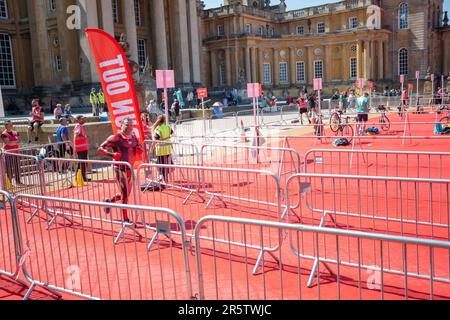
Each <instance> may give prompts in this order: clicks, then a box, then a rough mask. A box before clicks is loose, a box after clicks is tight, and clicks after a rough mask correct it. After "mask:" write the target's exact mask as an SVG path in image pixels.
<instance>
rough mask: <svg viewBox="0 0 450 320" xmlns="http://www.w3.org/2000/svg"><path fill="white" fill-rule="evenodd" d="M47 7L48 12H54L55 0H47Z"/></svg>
mask: <svg viewBox="0 0 450 320" xmlns="http://www.w3.org/2000/svg"><path fill="white" fill-rule="evenodd" d="M48 7H49V9H50V12H52V13H53V12H55V11H56V0H49V1H48Z"/></svg>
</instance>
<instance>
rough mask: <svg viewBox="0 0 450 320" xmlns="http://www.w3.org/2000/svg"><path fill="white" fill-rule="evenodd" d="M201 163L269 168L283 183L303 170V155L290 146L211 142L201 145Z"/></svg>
mask: <svg viewBox="0 0 450 320" xmlns="http://www.w3.org/2000/svg"><path fill="white" fill-rule="evenodd" d="M201 157H202V159H201V163H202V165H203V166H205V167H208V166H210V167H216V166H217V167H222V168H243V169H254V170H269V171H270V172H273V173H274V174H276V175H277V176H278V177H279V178H280V180H281V185H282V186H283V185H284V184H285V181H286V180H287V178H288V177H289V176H290V175H292V174H294V173H299V172H300V171H301V156H300V154H299V153H298V151H296V150H294V149H290V148H284V147H283V148H275V147H257V146H242V145H239V146H237V145H219V144H210V145H202V147H201Z"/></svg>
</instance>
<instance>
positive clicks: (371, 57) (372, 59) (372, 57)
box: [368, 40, 376, 79]
mask: <svg viewBox="0 0 450 320" xmlns="http://www.w3.org/2000/svg"><path fill="white" fill-rule="evenodd" d="M375 52H376V51H375V40H371V41H370V52H369V66H370V74H369V77H368V79H374V78H375V72H376V69H375Z"/></svg>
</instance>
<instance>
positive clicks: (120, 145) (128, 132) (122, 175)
mask: <svg viewBox="0 0 450 320" xmlns="http://www.w3.org/2000/svg"><path fill="white" fill-rule="evenodd" d="M98 152H99V153H100V154H101V155H104V156H106V157H111V158H112V159H114V161H120V162H128V163H129V164H131V166H133V165H134V163H135V161H136V153H137V152H142V146H141V145H139V140H138V138H137V137H136V135H135V134H134V133H133V121H132V120H131V119H125V120H124V121H123V122H122V130H121V131H119V132H118V133H117V134H115V135H112V136H111V137H109V138H108V139H107V140H106V141H105V142H103V143H102V145H101V146H100V148H99V149H98ZM114 173H115V176H116V181H117V184H118V186H119V189H120V194H116V195H115V196H114V197H113V198H111V199H109V198H107V199H104V200H103V201H104V202H107V203H115V202H118V201H121V203H122V204H128V197H129V196H130V194H131V190H132V182H133V180H132V178H133V176H132V175H133V173H132V171H131V170H130V167H129V166H125V165H115V166H114ZM105 212H106V213H107V214H109V213H110V212H111V208H106V209H105ZM123 220H124V221H125V222H130V219H129V217H128V212H127V210H126V209H123Z"/></svg>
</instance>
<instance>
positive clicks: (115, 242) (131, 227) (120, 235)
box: [114, 222, 143, 245]
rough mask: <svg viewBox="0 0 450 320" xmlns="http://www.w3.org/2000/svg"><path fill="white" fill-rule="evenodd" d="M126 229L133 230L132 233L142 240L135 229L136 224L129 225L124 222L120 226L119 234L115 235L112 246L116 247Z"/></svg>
mask: <svg viewBox="0 0 450 320" xmlns="http://www.w3.org/2000/svg"><path fill="white" fill-rule="evenodd" d="M127 228H130V229H131V230H133V232H134V233H135V234H137V235H138V236H139V238H140V239H142V238H143V237H142V235H141V234H140V233H139V232H138V231H137V229H136V224H135V223H131V222H124V223H123V224H122V229H120V232H119V234H118V235H117V237H116V239H115V240H114V244H115V245H117V244H118V243H119V240H120V239H121V238H122V237H123V235H124V234H125V230H126V229H127Z"/></svg>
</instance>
